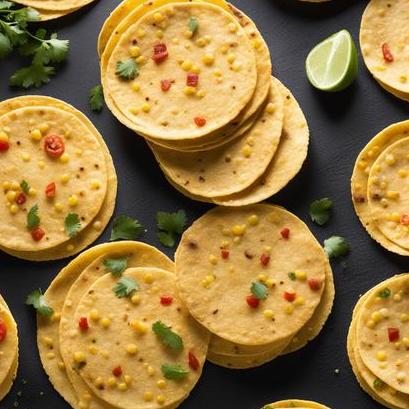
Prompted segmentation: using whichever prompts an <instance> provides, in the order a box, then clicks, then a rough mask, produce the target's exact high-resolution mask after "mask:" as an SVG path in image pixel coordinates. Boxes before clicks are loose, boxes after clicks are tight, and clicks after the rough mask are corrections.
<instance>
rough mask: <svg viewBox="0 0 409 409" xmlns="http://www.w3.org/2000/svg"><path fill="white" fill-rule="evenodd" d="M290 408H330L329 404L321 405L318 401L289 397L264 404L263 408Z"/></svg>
mask: <svg viewBox="0 0 409 409" xmlns="http://www.w3.org/2000/svg"><path fill="white" fill-rule="evenodd" d="M275 408H277V409H279V408H281V409H290V408H300V409H301V408H311V409H330V408H329V407H328V406H324V405H321V404H320V403H317V402H312V401H309V400H299V399H288V400H282V401H279V402H275V403H270V404H269V405H266V406H264V408H263V409H275Z"/></svg>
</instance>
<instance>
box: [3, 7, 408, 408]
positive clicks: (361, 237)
mask: <svg viewBox="0 0 409 409" xmlns="http://www.w3.org/2000/svg"><path fill="white" fill-rule="evenodd" d="M234 3H235V4H236V5H237V6H238V7H240V8H241V9H242V10H244V11H245V12H246V13H247V14H249V15H250V16H251V17H252V18H253V19H254V20H255V21H256V23H257V25H258V26H259V28H260V29H261V32H262V33H263V34H264V37H265V39H266V40H267V42H268V43H269V46H270V50H271V55H272V59H273V66H274V71H275V74H276V75H277V76H278V78H280V79H281V80H282V81H283V82H284V83H285V84H286V85H287V86H289V88H290V89H291V90H292V91H293V93H294V95H295V96H296V97H297V99H298V100H299V102H300V104H301V106H302V107H303V109H304V111H305V114H306V116H307V118H308V122H309V126H310V129H311V144H310V151H309V156H308V159H307V162H306V164H305V166H304V168H303V169H302V172H301V173H300V174H299V175H298V177H297V178H296V179H295V180H294V181H293V182H292V183H291V184H290V185H289V186H288V187H287V188H286V189H284V191H283V192H282V193H280V194H279V195H277V196H276V197H274V198H273V199H271V201H272V202H274V203H279V204H281V205H283V206H285V207H286V208H288V209H289V210H291V211H293V212H294V213H295V214H297V215H298V216H299V217H301V218H302V219H303V220H305V221H307V223H308V224H309V226H310V227H311V229H312V230H313V232H314V233H315V234H316V235H317V237H318V238H319V240H320V241H321V242H322V241H323V240H324V239H325V238H326V237H328V236H330V235H332V234H341V235H343V236H345V237H346V238H347V239H348V241H349V242H350V243H351V246H352V252H351V254H350V256H349V257H347V258H346V259H345V260H344V261H341V262H335V263H333V267H334V274H335V280H336V286H337V292H336V303H335V307H334V311H333V313H332V315H331V318H330V320H329V321H328V323H327V325H326V327H325V330H324V331H323V332H322V334H321V335H320V337H319V338H318V339H317V340H315V341H314V342H313V343H311V344H310V345H309V346H308V347H306V348H304V349H303V350H301V351H299V352H297V353H294V354H291V355H289V356H286V357H283V358H279V359H277V360H275V361H274V362H272V363H270V364H268V365H264V366H263V367H261V368H258V369H254V370H247V371H241V372H240V371H232V370H226V369H223V368H218V367H215V366H213V365H211V364H207V365H206V368H205V370H204V374H203V377H202V379H201V380H200V382H199V385H198V386H197V387H196V388H195V390H194V391H193V392H192V394H191V396H190V398H189V399H188V400H187V401H186V402H185V403H184V404H183V405H182V408H185V409H193V408H194V409H216V408H221V407H227V408H234V409H257V408H259V407H261V406H262V405H263V404H266V403H269V402H272V401H276V400H279V399H284V398H297V397H298V398H305V399H312V400H316V401H321V402H323V403H325V404H327V405H328V406H330V407H332V408H333V409H337V408H338V409H345V408H348V409H366V408H377V407H379V406H378V405H377V404H376V403H375V402H373V401H372V400H371V399H370V398H369V397H368V396H367V395H366V394H364V393H363V392H362V391H361V390H360V388H359V386H358V384H357V382H356V380H355V378H354V376H353V374H352V372H351V369H350V367H349V363H348V360H347V355H346V350H345V339H346V334H347V328H348V325H349V322H350V318H351V311H352V308H353V306H354V304H355V302H356V300H357V297H358V295H359V294H360V293H362V292H365V291H366V290H367V289H369V288H370V287H372V286H373V285H374V284H376V283H378V282H379V281H381V280H383V279H385V278H387V277H389V276H390V275H391V274H394V273H398V272H403V271H405V270H406V268H407V264H408V262H407V261H406V260H405V259H404V258H402V257H399V256H395V255H393V254H390V253H388V252H386V251H385V250H383V249H382V248H380V247H379V246H378V245H377V244H376V243H374V242H373V241H372V240H371V239H370V238H369V236H368V235H367V234H366V232H365V231H364V230H363V229H362V227H361V225H360V223H359V221H358V220H357V218H356V216H355V213H354V211H353V208H352V204H351V200H350V192H349V183H350V182H349V181H350V175H351V172H352V168H353V164H354V161H355V158H356V156H357V154H358V152H359V151H360V149H361V148H362V147H363V146H364V145H365V144H366V142H367V141H368V140H369V139H370V138H371V137H372V136H373V135H375V134H376V133H377V132H378V131H379V130H381V129H382V128H384V127H385V126H387V125H389V124H391V123H393V122H396V121H401V120H403V119H406V117H407V113H408V109H407V105H406V104H405V103H403V102H401V101H399V100H397V99H395V98H394V97H392V96H390V95H388V94H387V93H385V92H384V91H383V90H381V88H380V87H379V86H377V84H376V83H375V82H374V81H373V80H372V79H371V78H370V75H369V74H368V72H367V71H366V69H365V67H364V66H363V63H362V59H361V60H360V72H359V78H358V81H357V82H356V83H355V84H354V85H353V86H352V87H350V88H349V89H347V90H346V91H344V92H342V93H338V94H322V93H320V92H317V91H315V90H314V89H312V88H311V87H310V86H309V84H308V82H307V80H306V78H305V72H304V61H305V57H306V55H307V53H308V51H309V50H310V49H311V48H312V46H314V45H315V44H316V43H317V42H319V41H320V40H322V39H323V38H325V37H327V36H328V35H330V34H332V33H334V32H336V31H338V30H340V29H343V28H346V29H348V30H350V32H351V33H352V35H353V36H354V38H355V40H356V41H357V40H358V31H359V22H360V18H361V15H362V11H363V9H364V7H365V4H366V2H365V1H352V0H350V1H348V0H334V1H333V2H330V3H327V4H321V5H320V4H318V5H314V4H308V3H301V2H297V1H292V0H281V1H279V0H237V1H234ZM116 4H117V1H115V0H104V1H100V2H97V3H95V4H93V5H91V6H90V7H87V8H86V9H84V10H81V11H80V12H78V13H75V14H74V15H72V16H69V17H68V18H65V19H62V20H61V21H57V22H53V23H51V24H48V25H46V26H48V27H49V28H50V29H57V30H58V31H59V33H60V36H61V38H69V39H70V40H71V54H70V57H69V59H68V61H67V63H66V64H64V66H63V67H61V68H60V69H59V70H58V74H57V76H56V77H55V78H54V79H53V80H52V81H51V83H50V84H49V85H47V86H44V87H43V88H41V89H40V90H36V91H35V93H40V94H45V95H51V96H54V97H57V98H61V99H63V100H66V101H67V102H69V103H71V104H73V105H74V106H76V107H77V108H79V109H80V110H82V111H83V112H84V113H85V114H87V115H88V116H89V117H90V118H91V120H92V121H93V122H94V123H95V125H96V126H97V128H98V129H99V130H100V131H101V133H102V134H103V136H104V138H105V140H106V141H107V143H108V145H109V148H110V150H111V153H112V155H113V157H114V161H115V164H116V169H117V172H118V176H119V196H118V201H117V207H116V214H117V215H118V214H127V215H130V216H134V217H137V218H138V219H139V220H140V221H141V222H142V223H143V224H144V225H145V226H146V227H147V229H148V231H147V233H146V234H145V235H144V237H143V238H142V240H143V241H146V242H147V243H150V244H153V245H156V246H159V247H160V244H159V243H158V241H157V239H156V228H155V215H156V212H157V211H158V210H167V211H171V210H172V211H174V210H177V209H185V210H186V211H187V213H188V215H189V219H190V220H194V219H195V218H196V217H198V216H199V215H201V214H202V213H203V212H204V211H205V210H206V209H207V208H208V206H206V205H203V204H200V203H195V202H193V201H191V200H188V199H186V198H184V197H183V196H181V195H180V194H179V193H177V192H176V191H175V190H174V189H173V188H172V187H171V186H170V185H168V184H167V182H166V181H165V179H164V178H163V176H162V174H161V172H160V170H159V168H158V166H157V165H156V163H155V161H154V158H153V157H152V155H151V153H150V151H149V150H148V148H147V146H146V145H145V144H144V142H143V140H141V139H139V138H137V137H135V135H133V134H132V132H130V131H128V130H127V129H126V128H124V127H123V126H121V125H120V124H119V123H118V122H117V121H116V120H115V118H114V117H113V116H112V115H111V114H110V113H109V111H108V110H107V109H105V110H104V112H103V113H102V114H99V115H98V114H93V113H91V112H90V110H89V108H88V103H87V93H88V89H89V88H90V87H91V86H93V85H95V84H96V83H98V82H99V80H98V76H99V70H98V59H97V55H96V51H95V45H96V39H97V34H98V31H99V28H100V27H101V25H102V23H103V21H104V19H105V18H106V16H107V15H108V14H109V12H110V11H111V10H112V9H113V8H114V6H115V5H116ZM19 64H21V61H19V59H18V58H16V59H14V60H10V59H8V60H7V61H6V62H5V61H0V74H1V75H0V98H1V99H6V98H9V97H13V96H16V95H19V94H20V93H21V92H19V91H16V90H11V89H9V88H8V87H7V78H8V77H9V75H10V74H11V73H12V72H13V70H15V69H16V67H17V66H18V65H19ZM324 196H328V197H330V198H332V199H333V200H334V203H335V207H334V216H333V218H332V219H331V221H330V223H329V224H328V225H327V226H326V227H325V228H320V227H318V226H315V225H313V224H312V223H311V222H310V221H309V220H308V206H309V203H310V202H311V201H312V200H314V199H317V198H321V197H324ZM0 217H1V216H0ZM108 230H109V229H108ZM108 230H107V231H106V232H105V234H104V235H103V237H102V238H101V239H100V240H99V242H103V241H106V240H107V237H108V234H109V231H108ZM167 253H168V254H169V255H171V252H169V251H167ZM67 262H68V260H63V261H57V262H48V263H37V264H36V263H31V262H24V261H19V260H17V259H14V258H12V257H9V256H7V255H4V254H0V292H1V293H2V295H4V296H5V297H6V299H7V301H8V303H9V305H10V307H11V309H12V311H13V313H14V315H15V317H16V319H17V321H18V324H19V331H20V341H21V343H20V350H21V355H20V369H19V374H18V379H17V381H16V383H15V386H14V388H13V390H12V392H11V394H10V395H9V396H8V398H7V399H6V400H4V401H3V402H1V403H0V408H1V409H3V408H6V409H9V408H13V407H14V406H13V404H14V402H15V401H17V402H19V407H20V408H23V409H46V408H47V409H50V408H52V409H63V408H68V405H67V404H65V403H64V402H63V401H62V399H61V398H60V397H59V396H58V394H57V393H55V392H54V390H53V389H52V387H51V385H50V384H49V382H48V381H47V378H46V375H45V374H44V373H43V370H42V367H41V364H40V361H39V358H38V354H37V347H36V341H35V336H36V331H35V322H34V313H33V311H32V310H31V309H30V308H28V307H26V306H25V305H24V300H25V297H26V295H27V294H28V293H29V292H30V291H31V290H32V289H34V288H37V287H42V288H43V289H46V288H47V286H48V284H49V283H50V281H51V280H52V278H53V277H54V275H55V274H56V273H57V272H58V271H59V270H60V269H61V268H62V267H63V266H64V265H65V264H66V263H67ZM336 368H339V370H340V373H339V374H338V375H337V374H335V372H334V370H335V369H336ZM19 391H21V397H18V396H17V394H18V392H19Z"/></svg>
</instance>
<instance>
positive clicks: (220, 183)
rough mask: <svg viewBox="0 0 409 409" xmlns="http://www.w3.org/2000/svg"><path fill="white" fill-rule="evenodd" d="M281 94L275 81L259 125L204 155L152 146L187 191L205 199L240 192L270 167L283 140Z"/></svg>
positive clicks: (165, 168) (158, 157)
mask: <svg viewBox="0 0 409 409" xmlns="http://www.w3.org/2000/svg"><path fill="white" fill-rule="evenodd" d="M282 107H283V105H282V99H281V94H280V93H279V92H278V91H277V88H276V85H275V81H273V82H272V85H271V91H270V96H269V98H268V99H267V104H266V105H265V107H264V109H263V111H262V112H261V114H260V117H259V118H258V119H257V121H256V123H255V125H254V126H253V127H252V128H251V129H250V130H249V131H248V132H247V133H245V134H244V135H243V136H241V137H240V138H238V139H236V140H234V141H233V142H231V143H229V144H226V145H223V146H221V147H219V148H215V149H213V150H210V151H204V152H189V153H188V152H175V151H171V150H168V149H164V148H160V147H158V146H154V145H150V146H151V149H152V151H153V153H154V155H155V157H156V159H157V161H158V162H159V164H160V165H161V168H162V169H163V170H164V172H165V173H166V175H167V176H168V177H169V178H171V179H172V180H173V182H175V183H176V184H178V185H181V186H182V187H183V188H184V189H185V190H187V191H189V192H190V193H192V194H194V195H199V196H204V197H214V196H221V195H225V194H231V193H234V192H239V191H241V190H243V189H245V188H246V187H247V186H249V185H250V184H251V183H252V182H253V181H255V180H256V179H257V178H258V177H259V176H260V175H261V174H262V173H263V172H264V171H265V169H266V168H267V166H268V165H269V163H270V162H271V159H272V157H273V156H274V153H275V151H276V149H277V146H278V143H279V141H280V136H281V130H282V124H283V108H282Z"/></svg>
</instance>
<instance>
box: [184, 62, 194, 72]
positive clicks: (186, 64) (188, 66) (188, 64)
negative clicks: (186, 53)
mask: <svg viewBox="0 0 409 409" xmlns="http://www.w3.org/2000/svg"><path fill="white" fill-rule="evenodd" d="M192 65H193V64H192V63H191V62H190V61H189V60H186V61H183V62H182V65H181V67H182V70H184V71H190V70H191V69H192Z"/></svg>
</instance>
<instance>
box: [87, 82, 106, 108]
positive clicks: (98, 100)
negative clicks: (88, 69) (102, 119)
mask: <svg viewBox="0 0 409 409" xmlns="http://www.w3.org/2000/svg"><path fill="white" fill-rule="evenodd" d="M104 102H105V99H104V91H103V89H102V85H101V84H98V85H95V87H92V88H91V89H90V90H89V106H90V108H91V111H94V112H101V111H102V108H103V107H104Z"/></svg>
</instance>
